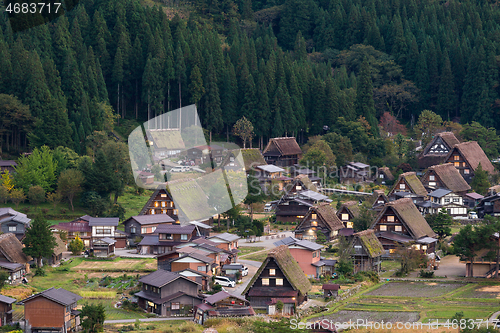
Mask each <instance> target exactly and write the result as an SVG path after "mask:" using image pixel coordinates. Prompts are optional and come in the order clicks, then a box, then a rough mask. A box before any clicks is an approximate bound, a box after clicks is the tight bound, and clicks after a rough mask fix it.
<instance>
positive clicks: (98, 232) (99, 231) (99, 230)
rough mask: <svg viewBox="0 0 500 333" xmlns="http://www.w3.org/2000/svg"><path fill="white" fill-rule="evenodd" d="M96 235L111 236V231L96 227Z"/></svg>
mask: <svg viewBox="0 0 500 333" xmlns="http://www.w3.org/2000/svg"><path fill="white" fill-rule="evenodd" d="M95 233H96V235H111V229H109V228H105V227H95Z"/></svg>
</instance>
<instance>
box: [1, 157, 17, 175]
mask: <svg viewBox="0 0 500 333" xmlns="http://www.w3.org/2000/svg"><path fill="white" fill-rule="evenodd" d="M16 166H17V163H16V161H13V160H0V174H2V173H4V172H5V171H9V173H10V174H12V173H14V172H15V171H16V170H15V167H16Z"/></svg>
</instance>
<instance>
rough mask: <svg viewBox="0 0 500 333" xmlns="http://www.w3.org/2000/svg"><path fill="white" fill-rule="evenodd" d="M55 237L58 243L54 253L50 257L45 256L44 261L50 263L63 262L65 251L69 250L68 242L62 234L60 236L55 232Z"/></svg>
mask: <svg viewBox="0 0 500 333" xmlns="http://www.w3.org/2000/svg"><path fill="white" fill-rule="evenodd" d="M54 237H55V238H56V244H57V245H56V247H55V248H54V251H53V252H52V255H51V256H50V257H48V258H43V259H44V261H46V262H47V263H48V264H49V265H57V264H59V263H60V262H61V259H62V256H63V253H64V252H66V251H67V249H66V243H65V242H64V241H63V240H62V239H61V236H59V235H58V234H55V235H54Z"/></svg>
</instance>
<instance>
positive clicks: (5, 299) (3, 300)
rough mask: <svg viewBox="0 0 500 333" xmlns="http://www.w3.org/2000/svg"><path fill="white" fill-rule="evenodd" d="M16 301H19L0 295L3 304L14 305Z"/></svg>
mask: <svg viewBox="0 0 500 333" xmlns="http://www.w3.org/2000/svg"><path fill="white" fill-rule="evenodd" d="M16 301H17V300H16V299H15V298H11V297H7V296H4V295H0V302H2V303H7V304H12V303H15V302H16Z"/></svg>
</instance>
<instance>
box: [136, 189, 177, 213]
mask: <svg viewBox="0 0 500 333" xmlns="http://www.w3.org/2000/svg"><path fill="white" fill-rule="evenodd" d="M159 214H166V215H168V216H170V217H171V218H172V219H173V220H174V221H178V220H179V211H178V209H177V208H176V207H175V203H174V199H173V198H172V195H171V194H170V193H169V192H168V191H167V190H166V189H157V190H156V191H154V192H153V194H152V195H151V197H150V198H149V200H148V202H146V204H145V205H144V207H143V208H142V209H141V211H140V212H139V215H159Z"/></svg>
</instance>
